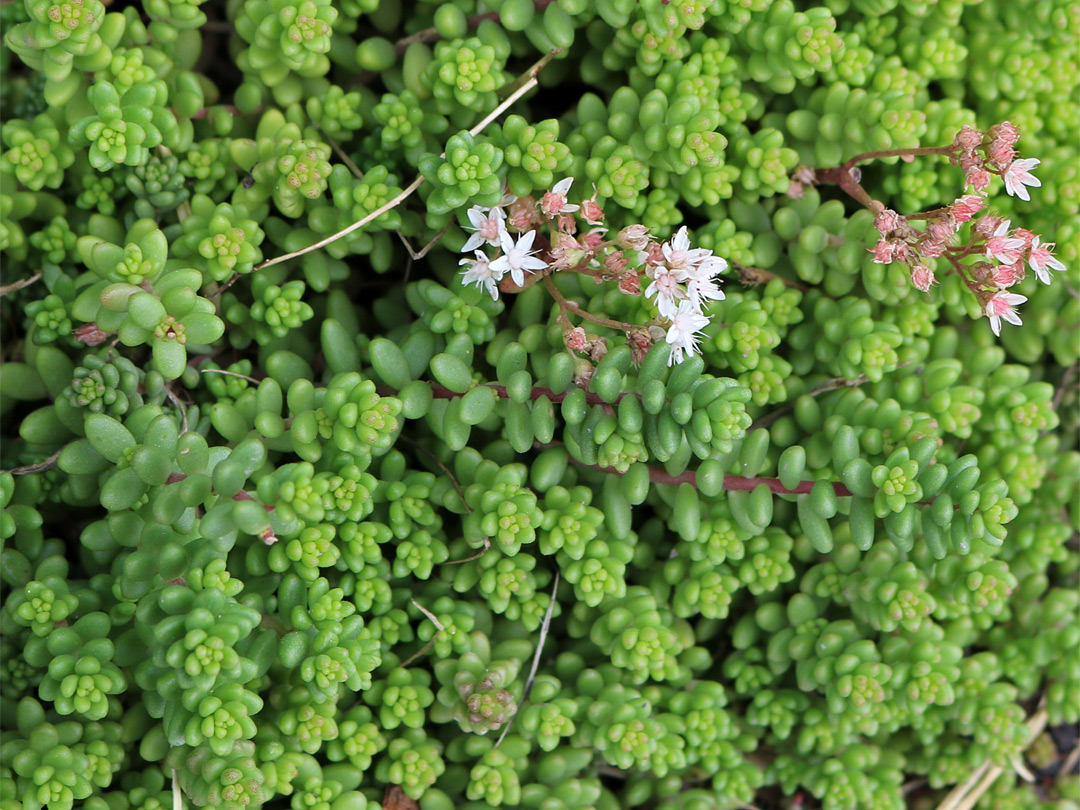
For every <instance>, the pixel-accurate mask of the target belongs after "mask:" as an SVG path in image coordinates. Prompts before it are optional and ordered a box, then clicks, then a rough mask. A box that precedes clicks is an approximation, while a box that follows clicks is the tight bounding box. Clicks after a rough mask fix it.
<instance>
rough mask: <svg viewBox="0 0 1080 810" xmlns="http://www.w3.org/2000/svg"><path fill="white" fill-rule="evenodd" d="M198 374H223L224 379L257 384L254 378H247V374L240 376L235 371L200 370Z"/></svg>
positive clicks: (219, 369)
mask: <svg viewBox="0 0 1080 810" xmlns="http://www.w3.org/2000/svg"><path fill="white" fill-rule="evenodd" d="M199 373H200V374H224V375H225V376H226V377H239V378H240V379H241V380H247V381H248V382H249V383H254V384H255V385H258V384H259V381H258V380H256V379H255V378H254V377H249V376H248V375H247V374H241V373H239V372H237V371H228V370H227V369H223V368H200V369H199Z"/></svg>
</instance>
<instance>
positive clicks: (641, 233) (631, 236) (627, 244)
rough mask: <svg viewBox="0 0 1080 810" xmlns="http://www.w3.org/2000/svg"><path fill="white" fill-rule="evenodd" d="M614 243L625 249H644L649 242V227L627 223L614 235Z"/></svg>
mask: <svg viewBox="0 0 1080 810" xmlns="http://www.w3.org/2000/svg"><path fill="white" fill-rule="evenodd" d="M615 244H616V245H618V246H619V247H621V248H625V249H627V250H645V247H646V245H648V244H649V229H648V228H646V227H645V226H644V225H627V226H626V227H625V228H623V229H622V230H621V231H619V233H618V235H617V236H616V237H615Z"/></svg>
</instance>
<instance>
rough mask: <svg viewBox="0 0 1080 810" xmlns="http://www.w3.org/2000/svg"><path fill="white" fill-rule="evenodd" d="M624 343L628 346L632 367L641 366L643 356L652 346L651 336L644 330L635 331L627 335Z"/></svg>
mask: <svg viewBox="0 0 1080 810" xmlns="http://www.w3.org/2000/svg"><path fill="white" fill-rule="evenodd" d="M626 342H627V343H628V344H629V346H630V356H631V358H633V361H634V365H641V361H642V360H644V359H645V355H647V354H648V353H649V349H651V348H652V346H653V339H652V335H650V334H649V333H648V332H647V331H645V330H644V329H637V330H635V331H633V332H628V333H627V335H626Z"/></svg>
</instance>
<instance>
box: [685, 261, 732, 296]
mask: <svg viewBox="0 0 1080 810" xmlns="http://www.w3.org/2000/svg"><path fill="white" fill-rule="evenodd" d="M727 268H728V263H727V262H726V261H724V260H723V259H721V258H720V257H719V256H710V257H708V258H707V259H705V260H704V261H703V262H702V263H701V264H699V265H698V266H697V267H695V268H694V269H693V270H692V271H691V272H690V274H689V277H688V278H687V280H686V296H687V298H688V299H689V300H690V301H693V302H694V303H695V304H697V306H698V309H701V308H702V307H704V306H705V302H706V301H723V300H724V291H723V290H721V289H720V287H719V285H718V284H717V283H716V282H715V281H713V278H714V277H715V276H718V275H720V273H723V272H724V271H725V270H727Z"/></svg>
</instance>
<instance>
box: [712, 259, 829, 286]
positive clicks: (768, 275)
mask: <svg viewBox="0 0 1080 810" xmlns="http://www.w3.org/2000/svg"><path fill="white" fill-rule="evenodd" d="M731 266H732V267H733V268H734V269H735V272H736V273H738V275H739V281H740V282H741V283H743V284H749V285H757V284H768V283H769V282H770V281H772V280H773V279H777V278H778V279H780V281H782V282H783V283H784V286H785V287H791V288H792V289H794V290H803V291H805V290H808V289H810V288H809V287H807V286H806V285H805V284H800V283H799V282H797V281H792V280H791V279H789V278H784V277H783V276H778V275H776V273H773V272H771V271H769V270H764V269H762V268H760V267H748V266H747V265H745V264H739V263H738V262H732V263H731Z"/></svg>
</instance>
